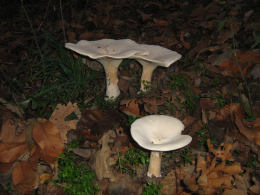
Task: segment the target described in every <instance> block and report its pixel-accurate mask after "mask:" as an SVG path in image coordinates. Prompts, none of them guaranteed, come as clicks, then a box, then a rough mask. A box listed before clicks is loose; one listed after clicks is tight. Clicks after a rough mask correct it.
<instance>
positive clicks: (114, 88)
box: [97, 58, 122, 100]
mask: <svg viewBox="0 0 260 195" xmlns="http://www.w3.org/2000/svg"><path fill="white" fill-rule="evenodd" d="M97 60H98V61H99V62H100V63H101V64H102V65H103V66H104V70H105V73H106V83H107V89H106V98H105V100H107V99H115V98H117V97H118V96H119V95H120V90H119V87H118V76H117V72H118V66H119V64H120V63H121V62H122V59H112V58H102V59H97Z"/></svg>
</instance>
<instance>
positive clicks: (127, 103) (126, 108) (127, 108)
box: [120, 98, 142, 117]
mask: <svg viewBox="0 0 260 195" xmlns="http://www.w3.org/2000/svg"><path fill="white" fill-rule="evenodd" d="M120 110H121V111H122V112H124V113H125V114H127V115H131V116H134V117H141V116H142V114H141V113H140V109H139V104H138V102H137V99H135V98H134V99H127V100H126V99H125V100H122V101H121V102H120Z"/></svg>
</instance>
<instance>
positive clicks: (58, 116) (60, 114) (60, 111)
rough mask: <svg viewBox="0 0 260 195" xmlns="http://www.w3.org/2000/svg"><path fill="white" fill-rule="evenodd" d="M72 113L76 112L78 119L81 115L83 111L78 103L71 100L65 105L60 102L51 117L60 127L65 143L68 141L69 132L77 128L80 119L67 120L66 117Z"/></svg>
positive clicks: (51, 120)
mask: <svg viewBox="0 0 260 195" xmlns="http://www.w3.org/2000/svg"><path fill="white" fill-rule="evenodd" d="M72 113H75V114H76V116H77V117H78V119H79V118H80V117H81V112H80V110H79V108H78V106H77V104H76V103H75V104H72V103H71V102H69V103H68V104H67V105H65V106H64V105H61V104H58V105H57V106H56V108H55V110H54V111H53V113H52V115H51V117H50V119H49V121H50V122H52V123H53V124H54V125H55V126H56V127H57V128H58V129H59V131H60V135H61V139H62V141H63V143H67V132H68V131H69V130H71V129H76V125H77V122H78V119H75V120H70V121H65V119H66V117H67V116H69V115H70V114H72Z"/></svg>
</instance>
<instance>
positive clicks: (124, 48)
mask: <svg viewBox="0 0 260 195" xmlns="http://www.w3.org/2000/svg"><path fill="white" fill-rule="evenodd" d="M65 47H66V48H68V49H71V50H73V51H75V52H77V53H79V54H81V55H84V56H88V57H90V58H92V59H99V58H104V57H109V58H116V59H123V58H129V57H132V56H133V55H135V54H137V53H138V54H142V55H147V54H148V52H147V51H145V50H142V49H141V48H140V45H139V44H138V43H136V42H135V41H132V40H130V39H120V40H115V39H100V40H97V41H86V40H81V41H79V42H78V43H76V44H73V43H66V44H65Z"/></svg>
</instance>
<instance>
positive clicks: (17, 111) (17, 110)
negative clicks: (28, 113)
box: [0, 98, 24, 118]
mask: <svg viewBox="0 0 260 195" xmlns="http://www.w3.org/2000/svg"><path fill="white" fill-rule="evenodd" d="M0 102H1V103H3V104H4V105H5V107H6V108H7V109H8V110H10V111H11V112H13V113H15V114H17V115H18V116H19V117H20V118H23V116H24V111H23V109H21V108H20V107H18V106H15V105H12V104H9V103H8V102H7V101H6V100H5V99H3V98H0Z"/></svg>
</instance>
